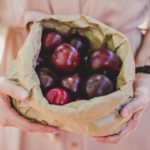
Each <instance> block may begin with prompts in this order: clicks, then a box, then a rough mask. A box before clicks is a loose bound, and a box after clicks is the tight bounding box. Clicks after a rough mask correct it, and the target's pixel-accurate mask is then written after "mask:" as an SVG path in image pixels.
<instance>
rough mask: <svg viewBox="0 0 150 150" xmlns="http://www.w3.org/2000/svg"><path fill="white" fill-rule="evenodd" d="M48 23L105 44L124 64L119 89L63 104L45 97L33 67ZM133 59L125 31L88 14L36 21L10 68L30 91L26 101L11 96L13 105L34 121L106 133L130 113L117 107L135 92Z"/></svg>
mask: <svg viewBox="0 0 150 150" xmlns="http://www.w3.org/2000/svg"><path fill="white" fill-rule="evenodd" d="M44 27H48V28H51V29H55V30H57V31H58V32H60V33H61V34H69V33H73V32H78V33H79V34H80V35H82V36H85V37H87V38H88V39H89V40H90V44H91V47H92V49H97V48H100V47H101V46H102V45H103V44H106V45H107V47H108V48H110V49H112V50H114V51H115V52H116V53H117V55H118V56H119V57H120V58H121V60H122V62H123V64H122V67H121V71H120V73H119V75H118V78H117V91H115V92H113V93H111V94H109V95H106V96H101V97H96V98H92V99H91V100H84V99H82V100H79V101H75V102H71V103H69V104H66V105H63V106H57V105H50V104H48V102H47V100H46V99H45V98H44V97H43V95H42V92H41V89H40V82H39V79H38V76H37V74H36V72H35V70H34V68H35V66H36V60H37V58H38V55H39V52H40V49H41V36H42V29H43V28H44ZM134 70H135V66H134V59H133V55H132V52H131V49H130V46H129V43H128V40H127V39H126V37H125V36H124V35H122V34H121V33H119V32H118V31H116V30H114V29H112V28H110V27H108V26H106V25H104V24H102V23H100V22H98V21H96V20H95V19H93V18H90V17H87V16H49V17H47V18H42V19H39V20H37V21H36V22H34V24H33V26H32V28H31V31H30V33H29V35H28V37H27V39H26V41H25V43H24V45H23V47H22V48H21V49H20V51H19V53H18V56H17V59H16V60H15V61H14V63H13V64H12V66H11V67H10V69H9V70H8V78H9V79H10V80H11V81H12V82H14V83H15V84H17V85H20V86H22V87H24V88H25V89H27V90H28V91H29V92H30V97H29V98H28V99H27V100H26V101H25V102H21V101H19V100H16V99H13V98H12V104H13V107H14V108H15V109H16V110H17V111H18V112H19V113H20V114H21V115H23V116H24V117H26V118H28V119H30V120H31V121H35V122H40V123H42V124H49V125H54V126H57V127H59V128H60V129H63V130H67V131H72V132H76V133H82V134H87V135H90V136H106V135H110V134H114V133H117V132H118V131H120V130H121V129H122V128H123V127H124V125H125V123H126V122H127V121H128V120H129V118H130V117H131V116H128V117H127V118H124V119H123V118H122V117H121V116H120V115H119V113H118V110H119V108H120V107H121V106H122V105H123V104H125V103H127V102H128V101H129V98H130V97H132V96H133V88H132V83H133V79H134Z"/></svg>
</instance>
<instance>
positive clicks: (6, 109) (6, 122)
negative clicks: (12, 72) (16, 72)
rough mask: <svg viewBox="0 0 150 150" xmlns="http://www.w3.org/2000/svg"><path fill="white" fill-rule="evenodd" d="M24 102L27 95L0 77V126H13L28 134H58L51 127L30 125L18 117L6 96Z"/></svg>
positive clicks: (55, 129)
mask: <svg viewBox="0 0 150 150" xmlns="http://www.w3.org/2000/svg"><path fill="white" fill-rule="evenodd" d="M7 95H9V96H11V97H13V98H16V99H19V100H22V101H24V100H25V99H26V98H27V97H28V96H29V93H28V92H27V91H26V90H25V89H23V88H22V87H19V86H16V85H14V84H12V83H11V82H10V81H9V80H7V79H6V78H4V77H0V125H3V126H14V127H16V128H19V129H21V130H25V131H29V132H58V131H59V129H57V128H55V127H52V126H44V125H40V124H38V123H32V122H30V121H29V120H27V119H25V118H23V117H22V116H20V115H19V114H18V113H17V112H16V111H15V110H14V109H13V108H12V107H11V105H10V99H9V97H8V96H7Z"/></svg>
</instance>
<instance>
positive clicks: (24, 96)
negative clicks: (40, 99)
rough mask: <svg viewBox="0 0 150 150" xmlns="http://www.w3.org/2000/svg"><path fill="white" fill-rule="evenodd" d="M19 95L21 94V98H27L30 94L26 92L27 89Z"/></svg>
mask: <svg viewBox="0 0 150 150" xmlns="http://www.w3.org/2000/svg"><path fill="white" fill-rule="evenodd" d="M19 95H20V98H21V99H25V98H27V97H28V96H29V94H28V92H26V91H21V92H20V93H19Z"/></svg>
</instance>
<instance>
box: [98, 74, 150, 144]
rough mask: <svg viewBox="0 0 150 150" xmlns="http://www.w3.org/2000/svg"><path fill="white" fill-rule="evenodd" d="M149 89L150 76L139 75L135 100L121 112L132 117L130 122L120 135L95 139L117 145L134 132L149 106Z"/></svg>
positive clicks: (135, 88) (136, 79)
mask: <svg viewBox="0 0 150 150" xmlns="http://www.w3.org/2000/svg"><path fill="white" fill-rule="evenodd" d="M149 89H150V75H148V74H142V73H141V74H137V75H136V78H135V82H134V98H133V100H132V101H131V102H130V103H128V104H127V105H125V106H124V107H123V108H122V110H121V112H120V115H121V116H122V117H127V116H128V115H131V116H132V118H131V119H130V120H129V121H128V123H127V125H126V127H125V128H124V129H123V130H122V131H121V132H120V133H118V134H115V135H109V136H106V137H95V139H96V140H97V141H98V142H101V143H112V144H115V143H118V142H119V141H120V140H122V139H124V138H125V137H126V136H127V135H129V134H130V133H131V132H132V131H134V130H135V129H136V127H137V124H138V122H139V120H140V118H141V116H142V114H143V111H144V109H145V108H146V106H148V103H149V101H150V92H149Z"/></svg>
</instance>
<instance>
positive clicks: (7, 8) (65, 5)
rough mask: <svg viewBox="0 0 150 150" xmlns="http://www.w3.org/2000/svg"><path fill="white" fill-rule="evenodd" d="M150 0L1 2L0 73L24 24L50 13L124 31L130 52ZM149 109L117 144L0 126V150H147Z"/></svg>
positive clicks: (18, 41) (19, 41)
mask: <svg viewBox="0 0 150 150" xmlns="http://www.w3.org/2000/svg"><path fill="white" fill-rule="evenodd" d="M149 9H150V0H1V1H0V22H1V23H3V24H5V25H6V26H7V27H8V34H7V38H6V43H5V53H4V56H3V58H4V59H5V61H3V63H2V65H3V66H2V67H1V73H2V72H3V73H4V72H5V71H6V68H7V67H8V66H9V65H10V64H11V61H12V60H13V59H14V58H15V57H16V53H17V51H18V49H19V48H20V47H21V45H22V44H23V42H24V40H25V38H26V36H27V32H26V29H25V25H26V24H27V23H28V22H30V21H34V20H35V19H37V18H39V17H43V16H45V15H50V14H64V15H73V14H82V15H89V16H92V17H94V18H96V19H98V20H99V21H101V22H103V23H105V24H107V25H109V26H111V27H113V28H115V29H117V30H119V31H120V32H123V33H124V34H125V35H126V36H127V37H128V38H129V41H130V43H131V46H132V50H133V52H135V51H136V49H137V48H138V47H139V45H140V43H141V34H140V32H139V30H138V29H137V26H138V25H139V24H141V23H142V22H143V20H144V19H145V18H146V17H148V15H149ZM149 114H150V109H147V111H146V112H145V115H144V117H143V118H142V120H141V123H140V125H139V128H138V130H137V131H136V132H134V133H132V135H131V136H129V137H128V138H127V139H126V140H125V141H123V142H121V143H120V144H117V145H110V144H99V143H97V142H96V141H95V140H94V139H92V138H91V137H87V136H83V135H78V134H74V133H69V132H65V131H62V132H61V133H60V134H57V135H53V134H42V133H26V132H22V131H20V130H18V129H15V128H10V127H8V128H4V127H0V150H41V149H42V150H110V149H111V150H133V149H135V150H142V149H143V150H150V142H149V139H150V134H149V130H150V128H149V127H150V119H149Z"/></svg>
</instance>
